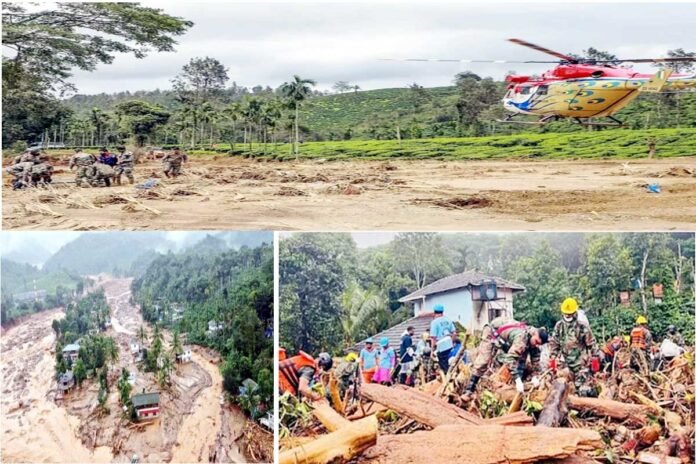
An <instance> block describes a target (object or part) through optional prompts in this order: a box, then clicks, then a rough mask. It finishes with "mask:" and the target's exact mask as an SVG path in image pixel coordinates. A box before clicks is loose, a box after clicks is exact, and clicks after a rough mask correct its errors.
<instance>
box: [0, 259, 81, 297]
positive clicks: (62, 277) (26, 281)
mask: <svg viewBox="0 0 696 464" xmlns="http://www.w3.org/2000/svg"><path fill="white" fill-rule="evenodd" d="M1 267H2V275H1V280H2V292H3V293H5V292H7V293H8V294H10V295H13V294H16V293H23V292H30V291H33V290H34V289H37V290H45V291H46V293H49V294H54V293H55V292H56V288H57V287H63V288H65V289H70V290H73V289H75V287H76V286H77V283H78V282H80V280H81V279H80V277H79V276H75V275H72V274H70V273H69V272H66V271H65V270H54V271H50V270H41V269H39V268H37V267H34V266H32V265H30V264H20V263H17V262H14V261H11V260H8V259H3V260H2V266H1Z"/></svg>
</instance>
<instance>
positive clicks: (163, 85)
mask: <svg viewBox="0 0 696 464" xmlns="http://www.w3.org/2000/svg"><path fill="white" fill-rule="evenodd" d="M142 3H143V4H146V5H148V6H154V7H158V8H162V9H163V10H165V11H166V12H167V13H169V14H172V15H175V16H180V17H183V18H186V19H188V20H191V21H193V22H194V23H195V25H194V26H193V27H192V28H191V29H190V30H189V31H188V32H187V33H186V34H185V35H184V36H182V37H180V38H179V45H178V46H177V47H176V52H174V53H155V54H151V55H149V56H148V57H146V58H145V59H141V60H138V59H135V58H133V57H131V56H119V57H117V59H116V60H115V61H114V63H113V64H111V65H102V66H99V68H98V69H97V71H95V72H91V73H87V72H81V71H79V72H76V73H75V76H74V77H73V78H72V82H74V83H75V84H76V85H77V87H78V89H79V93H83V94H91V93H100V92H107V93H111V92H116V91H121V90H131V91H134V90H152V89H156V88H160V89H168V88H170V87H171V83H170V80H171V79H172V77H173V76H174V75H176V74H177V73H178V72H179V71H180V69H181V67H182V66H183V65H184V64H186V63H187V62H188V61H189V60H190V59H191V58H194V57H203V56H210V57H213V58H216V59H218V60H220V61H221V62H222V63H223V64H224V65H225V66H226V67H227V68H228V69H229V75H230V81H236V82H237V83H238V84H240V85H245V86H248V87H251V86H254V85H256V84H262V85H271V86H272V87H276V86H278V85H280V84H282V83H283V82H284V81H287V80H289V79H290V78H291V76H292V75H293V74H299V75H300V76H302V77H305V78H312V79H315V80H316V81H317V82H318V84H319V85H318V87H319V88H321V89H329V88H330V87H331V86H332V85H333V83H335V82H336V81H339V80H344V81H349V82H351V83H355V84H357V85H359V86H360V87H361V88H362V89H365V90H367V89H375V88H385V87H405V86H406V85H408V84H410V83H412V82H417V83H419V84H421V85H424V86H426V87H432V86H439V85H449V84H450V83H451V81H452V77H453V76H454V75H455V74H456V73H458V72H461V71H465V70H471V71H473V72H476V73H478V74H481V75H483V76H493V77H495V78H502V77H503V76H504V74H505V73H506V72H507V71H509V70H511V69H514V70H516V71H517V72H518V74H523V73H527V74H529V73H541V72H543V71H544V70H545V69H546V67H545V66H544V65H507V64H500V65H491V64H477V65H472V64H467V65H464V64H453V63H398V62H397V63H394V62H384V61H378V58H385V57H386V58H407V57H411V58H465V59H494V60H505V59H507V60H544V59H546V58H551V57H547V56H546V55H543V54H541V53H539V52H536V51H534V50H529V49H526V48H523V47H520V46H518V45H515V44H512V43H510V42H507V41H506V39H508V38H511V37H519V38H524V39H526V40H528V41H530V42H533V43H538V44H539V45H543V46H545V47H547V48H551V49H554V50H557V51H560V52H564V53H565V52H575V53H580V52H581V51H582V50H583V49H586V48H588V47H590V46H594V47H595V48H599V49H602V50H607V51H610V52H612V53H614V54H616V55H618V56H619V57H623V58H641V57H660V56H664V55H665V52H666V51H667V50H669V49H674V48H679V47H681V48H685V49H687V50H694V49H696V34H694V32H693V18H694V17H696V3H691V4H685V3H681V4H649V3H640V4H630V3H620V4H598V3H566V4H560V3H559V4H554V3H536V4H524V3H521V2H517V3H514V4H508V3H492V4H483V3H481V4H472V3H465V4H448V3H430V2H429V3H427V4H426V3H413V4H395V3H383V4H365V3H352V4H350V3H262V2H257V3H253V4H252V3H205V2H200V3H199V2H196V3H190V2H142ZM636 69H639V70H643V71H645V70H650V69H651V68H650V66H649V65H648V66H646V65H643V66H642V67H638V66H637V67H636Z"/></svg>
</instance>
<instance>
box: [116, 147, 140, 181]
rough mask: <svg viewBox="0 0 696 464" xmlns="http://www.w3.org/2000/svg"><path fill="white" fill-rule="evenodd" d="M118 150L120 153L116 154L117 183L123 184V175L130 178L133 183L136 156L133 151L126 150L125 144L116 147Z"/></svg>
mask: <svg viewBox="0 0 696 464" xmlns="http://www.w3.org/2000/svg"><path fill="white" fill-rule="evenodd" d="M116 149H117V150H118V155H117V156H116V177H115V180H116V185H121V175H124V174H125V176H126V177H127V178H128V182H129V183H130V184H133V182H134V179H133V165H134V163H135V158H134V157H133V153H131V152H130V151H126V147H124V146H123V145H121V146H118V147H116Z"/></svg>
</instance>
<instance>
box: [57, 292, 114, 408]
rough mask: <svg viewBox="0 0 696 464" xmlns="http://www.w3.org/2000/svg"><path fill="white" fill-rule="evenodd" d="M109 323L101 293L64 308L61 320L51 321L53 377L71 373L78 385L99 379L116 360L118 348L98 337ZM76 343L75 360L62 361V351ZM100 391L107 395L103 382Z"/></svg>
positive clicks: (104, 300) (106, 388)
mask: <svg viewBox="0 0 696 464" xmlns="http://www.w3.org/2000/svg"><path fill="white" fill-rule="evenodd" d="M109 319H110V309H109V305H108V304H107V303H106V296H105V295H104V291H103V290H99V291H96V292H92V293H89V294H87V295H86V296H85V297H83V298H81V299H80V300H79V301H77V302H76V303H70V304H69V305H68V306H67V307H66V308H65V318H63V319H54V321H53V330H54V331H55V332H56V375H57V376H58V375H60V374H62V373H63V372H65V371H66V370H70V369H72V370H73V374H74V375H75V381H76V382H77V383H78V385H79V384H81V383H82V381H83V380H84V379H86V378H88V377H92V376H97V375H101V374H100V372H101V371H105V370H106V369H108V365H109V364H110V363H114V362H116V360H117V359H118V344H117V343H116V341H115V340H114V339H113V338H111V337H105V336H103V335H100V334H99V332H100V331H102V330H104V329H105V328H106V322H108V321H109ZM76 342H79V345H80V350H79V352H78V358H77V360H75V362H74V363H73V362H72V361H71V360H70V359H69V358H65V357H63V348H64V347H65V346H67V345H69V344H72V343H76ZM100 390H104V393H100V395H102V394H106V393H107V392H108V386H107V385H106V380H101V381H100Z"/></svg>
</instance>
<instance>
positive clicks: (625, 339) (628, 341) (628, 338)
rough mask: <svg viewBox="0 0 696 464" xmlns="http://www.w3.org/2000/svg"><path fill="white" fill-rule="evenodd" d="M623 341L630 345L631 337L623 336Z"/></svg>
mask: <svg viewBox="0 0 696 464" xmlns="http://www.w3.org/2000/svg"><path fill="white" fill-rule="evenodd" d="M623 340H624V341H625V342H626V343H631V336H630V335H624V336H623Z"/></svg>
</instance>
